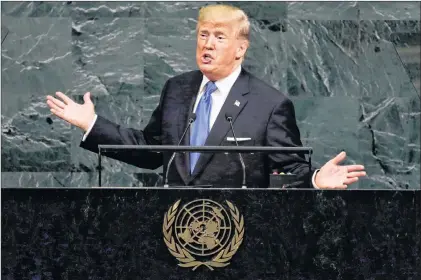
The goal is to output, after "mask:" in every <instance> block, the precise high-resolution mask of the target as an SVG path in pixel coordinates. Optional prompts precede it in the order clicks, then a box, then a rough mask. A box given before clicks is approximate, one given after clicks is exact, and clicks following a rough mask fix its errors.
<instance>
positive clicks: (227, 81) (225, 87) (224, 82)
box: [199, 65, 241, 95]
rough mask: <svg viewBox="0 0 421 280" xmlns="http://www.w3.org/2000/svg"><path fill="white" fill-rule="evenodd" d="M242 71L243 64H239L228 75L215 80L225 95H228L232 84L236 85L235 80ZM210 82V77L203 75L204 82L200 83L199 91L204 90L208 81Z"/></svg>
mask: <svg viewBox="0 0 421 280" xmlns="http://www.w3.org/2000/svg"><path fill="white" fill-rule="evenodd" d="M240 73H241V65H239V66H238V67H237V68H235V70H234V71H233V72H232V73H231V74H229V75H228V76H227V77H225V78H223V79H221V80H218V81H216V82H215V85H216V87H217V88H218V90H219V91H220V92H221V93H222V94H225V95H228V93H229V92H230V90H231V88H232V86H233V85H234V83H235V81H236V80H237V78H238V76H240ZM207 82H209V79H208V78H207V77H206V76H205V75H203V79H202V83H201V84H200V90H199V92H202V91H203V88H204V87H205V85H206V83H207Z"/></svg>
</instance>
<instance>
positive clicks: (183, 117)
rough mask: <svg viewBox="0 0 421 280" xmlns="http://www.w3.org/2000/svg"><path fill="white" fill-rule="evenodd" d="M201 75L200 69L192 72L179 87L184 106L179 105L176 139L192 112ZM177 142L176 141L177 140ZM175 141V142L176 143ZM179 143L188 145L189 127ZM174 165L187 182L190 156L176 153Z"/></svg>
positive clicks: (184, 127) (181, 133)
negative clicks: (189, 77) (188, 78)
mask: <svg viewBox="0 0 421 280" xmlns="http://www.w3.org/2000/svg"><path fill="white" fill-rule="evenodd" d="M202 78H203V75H202V73H201V72H200V71H196V72H194V73H193V75H192V77H191V80H186V81H184V82H183V84H181V85H180V88H181V91H182V92H181V97H180V98H181V100H182V104H184V106H180V110H179V113H178V121H177V122H176V123H177V124H178V138H177V139H178V140H177V141H180V140H179V139H180V138H181V136H182V135H183V132H184V130H185V129H186V127H187V125H188V122H189V115H190V112H193V107H194V103H195V101H196V96H197V93H198V91H199V87H200V84H201V83H202ZM177 143H178V142H177ZM177 143H175V144H177ZM181 145H184V146H188V145H190V129H189V130H188V131H187V133H186V135H185V136H184V140H183V142H182V143H181ZM174 161H175V165H176V167H177V171H178V173H179V174H180V176H181V178H182V179H183V181H184V183H185V184H186V185H187V184H188V181H189V180H188V179H189V176H190V157H189V153H178V154H176V156H175V158H174Z"/></svg>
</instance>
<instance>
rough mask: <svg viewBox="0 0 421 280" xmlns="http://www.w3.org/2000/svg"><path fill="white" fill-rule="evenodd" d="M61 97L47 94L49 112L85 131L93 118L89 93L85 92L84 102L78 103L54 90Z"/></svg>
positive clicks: (93, 113) (93, 112) (93, 110)
mask: <svg viewBox="0 0 421 280" xmlns="http://www.w3.org/2000/svg"><path fill="white" fill-rule="evenodd" d="M56 95H57V96H58V97H59V98H60V99H61V100H60V99H58V98H55V97H53V96H51V95H48V96H47V105H48V106H49V107H50V111H51V113H53V114H54V115H56V116H57V117H59V118H61V119H63V120H65V121H67V122H68V123H70V124H72V125H75V126H77V127H79V128H81V129H82V130H83V131H87V130H88V128H89V126H90V125H91V123H92V121H93V120H94V118H95V109H94V104H93V103H92V101H91V94H90V93H89V92H87V93H85V95H84V96H83V101H84V102H85V103H84V104H78V103H76V102H74V101H73V100H72V99H70V98H69V97H68V96H67V95H65V94H64V93H62V92H56Z"/></svg>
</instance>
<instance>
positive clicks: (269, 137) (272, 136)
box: [266, 98, 315, 188]
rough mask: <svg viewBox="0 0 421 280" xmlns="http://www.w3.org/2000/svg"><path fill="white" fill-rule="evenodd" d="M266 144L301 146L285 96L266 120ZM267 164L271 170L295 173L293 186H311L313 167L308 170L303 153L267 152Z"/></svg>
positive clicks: (293, 114) (290, 106)
mask: <svg viewBox="0 0 421 280" xmlns="http://www.w3.org/2000/svg"><path fill="white" fill-rule="evenodd" d="M266 144H267V145H268V146H277V147H302V143H301V140H300V131H299V129H298V126H297V123H296V119H295V111H294V105H293V104H292V102H291V100H289V99H287V98H285V99H284V100H283V101H282V102H280V103H279V104H278V105H276V106H275V107H274V109H273V111H272V114H271V116H270V119H269V122H268V127H267V134H266ZM269 164H270V168H271V170H274V169H276V170H279V172H284V173H288V172H289V173H292V174H295V175H297V182H296V183H295V184H293V185H292V186H293V187H306V188H308V187H311V181H309V179H310V180H311V177H310V176H312V175H313V173H314V172H315V169H314V168H312V169H311V170H309V165H308V160H307V159H306V157H305V154H298V153H294V154H286V153H277V154H269ZM309 182H310V185H309V184H308V183H309Z"/></svg>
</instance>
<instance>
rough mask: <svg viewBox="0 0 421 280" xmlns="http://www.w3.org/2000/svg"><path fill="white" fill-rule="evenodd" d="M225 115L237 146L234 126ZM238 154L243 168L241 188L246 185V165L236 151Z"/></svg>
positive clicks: (230, 118)
mask: <svg viewBox="0 0 421 280" xmlns="http://www.w3.org/2000/svg"><path fill="white" fill-rule="evenodd" d="M225 117H226V119H227V121H228V122H229V123H230V126H231V131H232V135H233V136H234V140H235V144H236V145H237V147H238V142H237V137H235V132H234V126H233V125H232V117H231V116H227V115H226V116H225ZM238 155H239V157H240V162H241V167H242V169H243V185H242V186H241V188H242V189H247V186H246V165H245V164H244V160H243V157H242V156H241V153H238Z"/></svg>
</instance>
